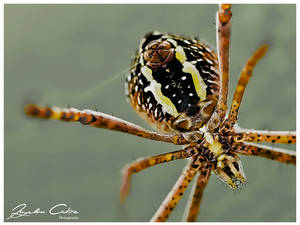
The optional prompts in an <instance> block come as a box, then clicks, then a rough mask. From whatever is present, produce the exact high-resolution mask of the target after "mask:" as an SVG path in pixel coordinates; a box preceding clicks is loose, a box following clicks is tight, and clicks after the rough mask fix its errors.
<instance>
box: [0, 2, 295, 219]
mask: <svg viewBox="0 0 300 225" xmlns="http://www.w3.org/2000/svg"><path fill="white" fill-rule="evenodd" d="M216 10H217V6H216V5H5V11H4V13H5V15H4V16H5V21H4V28H5V33H4V37H5V39H4V44H5V54H4V56H5V68H4V73H5V77H4V79H5V80H4V82H5V90H4V93H5V153H4V156H5V165H4V168H5V176H4V179H5V183H4V187H5V193H4V195H5V205H4V208H5V212H4V215H5V217H8V216H9V215H10V212H11V209H12V208H13V207H15V206H17V205H18V204H21V203H27V204H28V210H34V209H36V208H41V209H49V208H50V207H52V206H53V205H55V204H58V203H66V204H68V205H69V206H70V207H71V208H72V209H76V210H79V211H80V214H79V221H149V219H150V218H151V217H152V215H153V214H154V213H155V211H156V209H157V208H158V207H159V205H160V204H161V202H162V201H163V199H164V198H165V196H166V195H167V193H168V192H169V191H170V189H171V188H172V186H173V184H174V183H175V181H176V180H177V178H178V176H179V174H180V173H181V170H182V168H183V167H184V165H185V164H186V161H185V160H179V161H174V162H171V163H168V164H161V165H158V166H156V167H153V168H150V169H147V170H145V171H142V172H141V173H139V174H136V175H134V177H133V180H132V189H131V193H130V195H129V198H128V201H127V202H126V203H125V204H124V205H121V204H120V203H119V199H118V192H119V185H120V170H121V169H122V168H123V167H124V165H126V164H127V163H130V162H131V161H133V160H135V159H137V158H139V157H144V156H153V155H156V154H160V153H164V152H169V151H173V150H177V149H178V148H179V147H178V146H174V145H172V144H166V143H158V142H154V141H149V140H144V139H142V138H138V137H135V136H131V135H127V134H122V133H118V132H113V131H108V130H103V129H96V128H89V127H83V126H81V125H80V124H75V123H74V124H71V123H62V122H57V121H41V120H37V119H31V118H27V117H25V116H24V115H23V111H22V110H23V109H22V106H23V104H24V102H27V103H28V102H33V103H37V104H41V105H46V104H49V105H57V106H61V107H66V106H67V105H70V106H73V107H78V108H80V109H84V108H90V109H94V108H95V106H96V108H97V109H98V110H99V111H102V112H105V113H108V114H113V115H115V116H118V117H121V118H123V119H126V120H128V121H131V122H134V123H137V124H140V125H142V126H144V127H148V126H147V125H146V124H145V123H144V122H143V121H142V120H141V119H140V118H139V117H138V116H137V115H136V114H135V112H134V111H133V110H132V109H131V108H130V106H129V105H128V104H127V102H126V100H125V96H124V88H123V87H124V84H123V83H124V79H125V73H123V74H120V72H121V71H123V70H124V69H126V68H128V67H129V66H130V61H131V57H132V55H133V54H134V52H135V51H136V49H137V47H138V43H139V40H140V38H141V37H142V36H143V35H144V34H145V33H147V32H149V31H152V30H159V31H162V32H171V33H176V34H183V35H185V36H197V37H199V38H201V39H203V40H205V41H206V42H208V43H210V44H211V46H212V47H213V48H215V46H216V43H215V25H214V24H215V13H216ZM232 10H233V18H232V39H231V47H230V55H231V60H230V63H231V64H230V70H231V80H230V92H229V93H230V97H229V100H230V101H231V99H232V94H233V90H234V87H235V84H236V82H237V78H238V75H239V73H240V71H241V68H242V67H243V65H244V64H245V62H246V60H247V59H248V58H249V57H250V56H251V54H252V53H253V52H254V51H255V49H256V48H257V47H258V46H259V45H261V44H264V43H268V44H270V50H269V52H268V53H267V55H266V57H265V58H264V59H263V60H262V61H261V62H259V64H258V66H257V67H256V68H255V70H254V77H253V79H251V81H250V83H249V86H248V88H247V90H246V93H245V97H244V101H243V104H242V108H241V113H240V117H239V125H240V126H241V127H245V128H253V129H267V130H295V129H296V7H295V5H234V6H233V8H232ZM117 74H119V75H117ZM230 101H229V102H230ZM283 147H285V148H289V149H295V148H296V146H295V145H292V146H283ZM242 160H243V165H244V169H245V172H246V176H247V178H248V184H247V185H246V187H245V188H244V189H243V190H241V191H240V192H238V193H237V192H233V191H232V190H230V189H229V188H228V187H227V186H225V184H223V183H222V182H221V181H220V180H218V179H217V178H216V176H215V175H212V177H211V179H210V181H209V184H208V186H207V188H206V190H205V194H204V198H203V201H202V206H201V212H200V215H199V216H198V221H295V220H296V169H295V166H293V165H285V164H280V163H278V162H274V161H270V160H267V159H263V158H257V157H242ZM189 191H190V188H189V189H188V192H189ZM188 192H187V193H186V194H185V195H184V197H183V199H182V200H181V201H180V203H179V204H178V206H177V208H176V209H175V210H174V212H173V213H172V214H171V216H170V219H169V221H180V220H181V216H182V214H183V211H184V208H185V204H186V201H187V197H188ZM15 221H63V220H59V219H58V217H57V216H50V215H48V214H47V215H35V216H30V217H26V218H24V217H22V218H20V219H16V220H15Z"/></svg>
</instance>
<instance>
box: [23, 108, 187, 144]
mask: <svg viewBox="0 0 300 225" xmlns="http://www.w3.org/2000/svg"><path fill="white" fill-rule="evenodd" d="M24 110H25V113H26V114H27V115H28V116H33V117H39V118H42V119H55V120H61V121H66V122H80V123H81V124H83V125H86V126H91V127H97V128H105V129H109V130H115V131H120V132H124V133H128V134H132V135H136V136H139V137H143V138H147V139H151V140H156V141H163V142H168V143H173V144H176V145H183V144H188V143H189V142H191V141H190V140H188V138H192V135H190V136H184V135H182V134H178V135H165V134H160V133H157V132H153V131H148V130H146V129H144V128H142V127H140V126H137V125H135V124H133V123H130V122H127V121H125V120H122V119H119V118H117V117H114V116H110V115H107V114H105V113H101V112H95V111H92V110H78V109H75V108H69V109H63V108H58V107H40V106H36V105H31V104H30V105H26V106H25V109H24Z"/></svg>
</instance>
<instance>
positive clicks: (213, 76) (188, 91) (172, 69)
mask: <svg viewBox="0 0 300 225" xmlns="http://www.w3.org/2000/svg"><path fill="white" fill-rule="evenodd" d="M126 89H127V90H128V93H127V96H128V98H129V102H130V103H131V105H132V106H133V108H134V109H135V110H136V111H137V112H138V113H139V114H140V115H141V116H142V117H143V118H145V119H146V120H147V121H148V122H150V124H153V125H155V126H156V127H157V128H158V129H160V130H161V131H164V132H174V131H175V132H176V131H180V132H184V131H192V130H197V129H199V128H200V127H202V126H203V125H204V124H205V122H207V120H208V119H209V118H210V116H211V114H212V112H213V110H214V107H215V105H216V103H217V100H218V91H219V73H218V61H217V57H216V55H215V53H214V52H213V51H212V50H211V49H210V48H209V47H207V46H206V45H205V44H203V43H201V42H199V41H198V40H195V39H187V38H184V37H181V36H175V35H172V34H161V33H159V32H152V33H149V34H147V35H146V36H145V37H144V39H143V40H142V41H141V43H140V48H139V50H138V52H137V55H136V57H135V60H134V62H133V66H132V69H131V71H130V75H128V77H127V80H126Z"/></svg>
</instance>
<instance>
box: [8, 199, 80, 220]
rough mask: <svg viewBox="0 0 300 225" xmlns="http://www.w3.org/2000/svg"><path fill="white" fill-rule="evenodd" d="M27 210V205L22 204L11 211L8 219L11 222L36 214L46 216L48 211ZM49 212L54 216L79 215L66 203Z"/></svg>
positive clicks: (52, 208) (54, 207)
mask: <svg viewBox="0 0 300 225" xmlns="http://www.w3.org/2000/svg"><path fill="white" fill-rule="evenodd" d="M26 208H27V204H26V203H22V204H20V205H18V206H16V207H14V208H13V209H12V210H11V214H10V216H9V217H7V218H6V219H7V220H10V219H16V218H20V217H25V216H31V215H36V214H46V210H42V209H40V208H37V209H35V210H28V209H26ZM47 212H48V213H49V214H50V215H53V216H54V215H64V216H71V215H74V214H79V211H78V210H74V209H72V208H71V207H69V206H68V205H67V204H64V203H60V204H57V205H55V206H53V207H51V208H50V209H49V210H48V211H47Z"/></svg>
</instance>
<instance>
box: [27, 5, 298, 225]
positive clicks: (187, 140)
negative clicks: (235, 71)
mask: <svg viewBox="0 0 300 225" xmlns="http://www.w3.org/2000/svg"><path fill="white" fill-rule="evenodd" d="M230 19H231V6H230V5H229V4H224V5H221V6H220V8H219V11H218V12H217V23H216V26H217V43H218V56H216V54H215V53H214V52H213V51H212V50H211V49H210V48H209V47H208V46H207V45H205V44H203V43H202V42H200V41H198V40H196V39H191V38H185V37H182V36H176V35H172V34H162V33H159V32H152V33H149V34H147V35H146V36H145V37H144V38H143V40H142V41H141V44H140V48H139V50H138V52H137V55H136V57H135V60H134V61H133V65H132V67H131V71H130V74H129V75H128V77H127V80H126V84H125V86H126V91H127V97H128V100H129V102H130V104H131V105H132V106H133V108H134V109H135V110H136V111H137V112H138V113H139V114H140V115H141V116H142V117H143V118H144V119H146V120H147V121H148V122H149V123H150V124H151V125H154V126H155V127H156V128H158V129H159V130H160V131H163V132H166V133H167V134H163V133H160V132H154V131H149V130H146V129H143V128H142V127H140V126H137V125H135V124H132V123H129V122H127V121H124V120H121V119H119V118H116V117H113V116H110V115H107V114H104V113H101V112H94V111H91V110H82V111H81V110H77V109H74V108H69V109H62V108H57V107H39V106H36V105H27V106H26V107H25V112H26V114H27V115H30V116H35V117H39V118H43V119H57V120H63V121H69V122H80V123H81V124H83V125H87V126H93V127H98V128H107V129H110V130H116V131H121V132H125V133H129V134H133V135H136V136H140V137H144V138H148V139H152V140H156V141H163V142H168V143H173V144H176V145H184V147H183V148H181V149H180V150H177V151H174V152H168V153H164V154H160V155H156V156H153V157H147V158H141V159H137V160H136V161H134V162H133V163H131V164H130V165H128V166H126V167H125V168H124V170H123V177H122V185H121V191H120V197H121V200H122V201H123V200H124V199H125V198H126V196H127V194H128V192H129V186H130V178H131V175H132V174H133V173H137V172H140V171H141V170H143V169H146V168H148V167H151V166H154V165H157V164H160V163H166V162H169V161H172V160H176V159H185V158H190V159H189V162H188V164H187V165H186V167H185V168H184V169H183V171H182V174H181V175H180V177H179V178H178V180H177V182H176V183H175V185H174V187H173V188H172V190H171V191H170V193H169V194H168V195H167V197H166V198H165V200H164V202H163V203H162V204H161V206H160V207H159V209H158V210H157V211H156V213H155V214H154V216H153V217H152V219H151V221H165V220H167V219H168V217H169V215H170V213H171V212H172V210H173V209H174V208H175V206H176V205H177V203H178V201H179V200H180V198H181V197H182V195H183V193H184V191H185V190H186V189H187V186H188V184H189V183H190V182H191V181H192V180H193V178H194V177H195V176H196V177H197V178H196V179H197V180H196V182H195V185H194V187H193V189H192V192H191V198H190V201H189V203H188V205H187V208H186V213H185V214H184V220H187V221H195V220H196V218H197V215H198V212H199V209H200V203H201V199H202V195H203V191H204V189H205V187H206V184H207V183H208V180H209V177H210V174H211V171H214V172H215V174H216V175H217V176H218V177H219V178H220V179H221V180H222V181H224V182H225V183H226V184H227V185H229V186H230V187H231V188H232V189H238V188H239V187H240V186H241V185H242V184H243V183H245V182H246V176H245V174H244V171H243V166H242V163H241V161H240V158H239V156H238V154H243V155H249V156H260V157H265V158H268V159H272V160H276V161H279V162H282V163H290V164H296V153H295V151H289V150H284V149H279V148H272V147H269V146H266V145H259V144H255V143H256V142H269V143H279V144H295V143H296V134H295V132H287V131H277V132H275V131H260V130H247V129H241V128H239V127H238V126H237V124H236V121H237V115H238V111H239V107H240V105H241V101H242V98H243V95H244V91H245V88H246V86H247V83H248V81H249V79H250V77H251V75H252V71H253V68H254V66H255V64H256V63H257V62H258V60H259V59H261V58H262V57H263V55H264V54H265V53H266V51H267V46H265V45H263V46H261V47H260V48H258V49H257V51H256V52H255V53H254V55H253V56H252V57H251V58H250V59H249V60H248V62H247V64H246V66H245V67H244V68H243V70H242V72H241V75H240V78H239V81H238V84H237V87H236V90H235V93H234V96H233V100H232V104H231V106H230V109H229V110H228V106H227V97H228V96H227V95H228V79H229V37H230V24H231V23H230ZM227 110H228V111H227ZM253 142H254V143H253Z"/></svg>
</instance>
